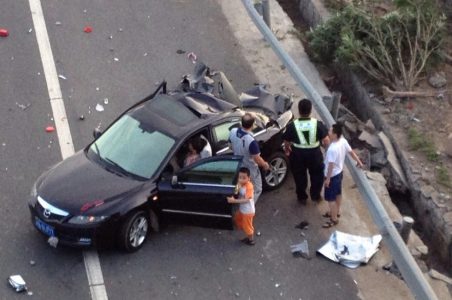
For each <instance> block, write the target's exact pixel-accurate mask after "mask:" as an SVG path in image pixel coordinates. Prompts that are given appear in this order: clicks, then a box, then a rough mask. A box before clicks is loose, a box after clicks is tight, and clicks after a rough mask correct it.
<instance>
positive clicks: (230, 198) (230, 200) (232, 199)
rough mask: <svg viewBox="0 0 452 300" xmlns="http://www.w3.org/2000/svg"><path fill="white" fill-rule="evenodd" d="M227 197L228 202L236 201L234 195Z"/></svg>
mask: <svg viewBox="0 0 452 300" xmlns="http://www.w3.org/2000/svg"><path fill="white" fill-rule="evenodd" d="M226 199H227V200H228V203H234V202H235V199H234V197H232V196H231V197H226Z"/></svg>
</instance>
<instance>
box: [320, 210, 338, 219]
mask: <svg viewBox="0 0 452 300" xmlns="http://www.w3.org/2000/svg"><path fill="white" fill-rule="evenodd" d="M322 217H324V218H330V219H331V215H330V213H329V212H326V213H324V214H323V215H322ZM337 217H338V218H340V217H341V214H337Z"/></svg>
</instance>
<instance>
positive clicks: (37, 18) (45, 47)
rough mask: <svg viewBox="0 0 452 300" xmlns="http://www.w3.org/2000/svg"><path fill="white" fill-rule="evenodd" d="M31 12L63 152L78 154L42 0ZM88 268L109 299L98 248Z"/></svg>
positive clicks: (93, 285) (102, 299) (87, 254)
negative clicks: (73, 140)
mask: <svg viewBox="0 0 452 300" xmlns="http://www.w3.org/2000/svg"><path fill="white" fill-rule="evenodd" d="M29 3H30V11H31V16H32V18H33V24H34V28H35V34H36V40H37V42H38V47H39V52H40V55H41V61H42V66H43V70H44V75H45V78H46V82H47V90H48V92H49V99H50V105H51V107H52V112H53V118H54V120H55V127H56V131H57V136H58V142H59V144H60V150H61V156H62V157H63V159H65V158H66V157H69V156H71V155H72V154H74V144H73V142H72V136H71V130H70V128H69V123H68V120H67V116H66V109H65V107H64V101H63V95H62V94H61V89H60V83H59V81H58V73H57V71H56V66H55V61H54V59H53V54H52V48H51V46H50V40H49V35H48V33H47V27H46V24H45V19H44V14H43V12H42V6H41V1H40V0H29ZM83 258H84V261H85V269H86V274H87V277H88V283H89V287H90V293H91V299H93V300H107V299H108V296H107V291H106V289H105V283H104V278H103V275H102V270H101V267H100V261H99V255H98V254H97V251H96V250H89V251H83Z"/></svg>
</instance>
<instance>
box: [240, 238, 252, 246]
mask: <svg viewBox="0 0 452 300" xmlns="http://www.w3.org/2000/svg"><path fill="white" fill-rule="evenodd" d="M240 241H241V242H242V243H244V244H246V245H248V246H254V244H256V242H255V241H254V240H250V239H249V238H247V237H246V238H244V239H241V240H240Z"/></svg>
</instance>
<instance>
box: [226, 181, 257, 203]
mask: <svg viewBox="0 0 452 300" xmlns="http://www.w3.org/2000/svg"><path fill="white" fill-rule="evenodd" d="M242 195H243V194H242ZM253 196H254V187H253V185H252V184H251V183H249V182H248V183H247V184H246V185H245V195H244V196H241V197H239V198H237V199H235V198H234V197H233V196H230V197H227V199H228V203H239V204H240V203H247V202H250V201H251V200H252V199H253Z"/></svg>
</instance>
